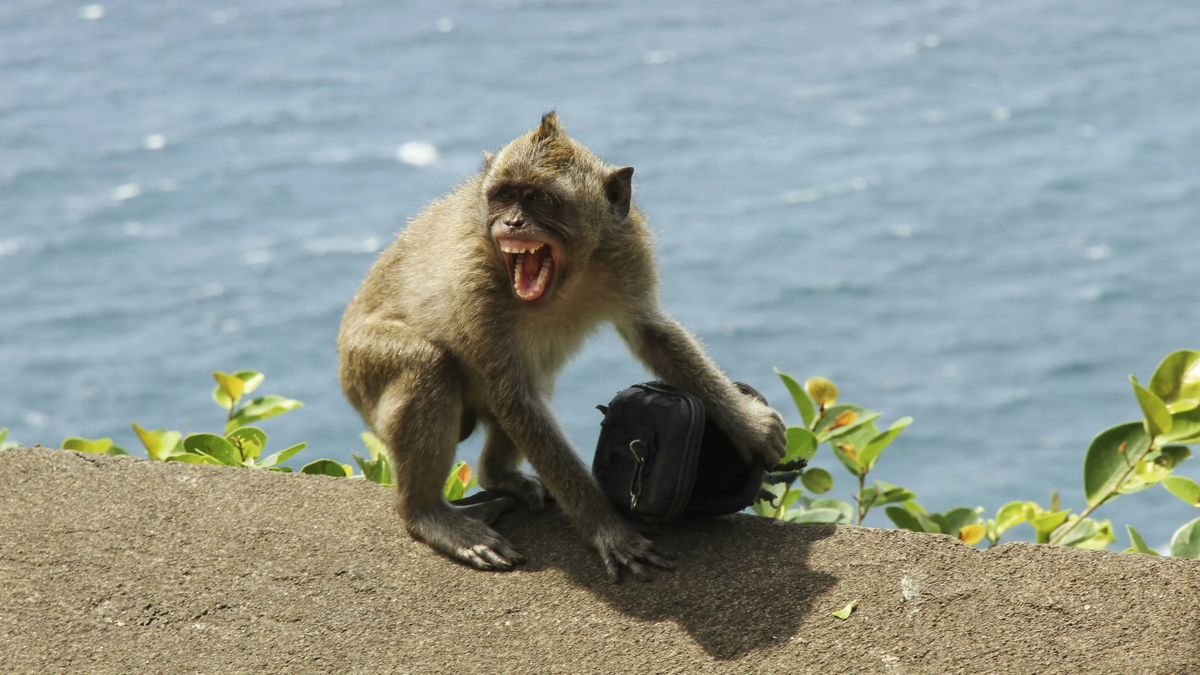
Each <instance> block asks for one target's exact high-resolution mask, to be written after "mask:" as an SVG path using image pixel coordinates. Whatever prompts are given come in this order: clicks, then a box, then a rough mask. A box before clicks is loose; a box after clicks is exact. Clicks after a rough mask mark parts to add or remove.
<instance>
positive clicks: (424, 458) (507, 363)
mask: <svg viewBox="0 0 1200 675" xmlns="http://www.w3.org/2000/svg"><path fill="white" fill-rule="evenodd" d="M632 175H633V169H631V168H617V167H613V166H608V165H605V164H604V163H603V162H602V161H600V160H599V159H598V158H597V157H596V156H595V155H593V154H592V153H591V152H590V151H589V150H588V149H587V148H585V147H583V146H582V145H580V144H579V143H577V142H575V141H574V140H573V139H571V138H570V137H569V136H568V135H567V134H566V132H565V131H564V130H563V129H562V127H561V125H560V123H559V121H558V117H557V116H556V115H555V114H554V113H549V114H547V115H546V116H545V117H543V118H542V122H541V124H540V125H539V126H538V128H537V129H535V130H534V131H532V132H530V133H528V134H526V135H524V136H522V137H520V138H518V139H516V140H514V141H513V142H512V143H510V144H509V145H507V146H506V147H504V148H503V149H502V150H500V151H499V152H498V153H497V154H495V155H488V154H485V158H484V166H483V170H482V171H481V172H480V173H479V174H477V175H475V176H473V177H471V178H470V179H468V180H467V181H466V182H465V183H464V184H462V185H461V186H460V187H458V188H457V189H456V190H454V192H452V193H450V194H449V195H447V196H445V197H443V198H441V199H439V200H437V201H435V202H433V203H432V204H430V205H429V206H428V207H427V208H426V209H425V210H424V211H422V212H421V213H420V214H419V215H418V216H416V217H415V218H414V219H412V221H411V222H409V224H408V226H407V227H406V228H405V229H404V231H403V232H401V234H400V236H399V237H398V238H397V239H396V241H395V242H393V243H392V245H391V246H389V247H388V249H387V250H386V251H384V252H383V254H382V255H381V256H380V258H379V260H378V261H377V262H376V263H375V265H374V266H373V267H372V268H371V270H370V272H368V274H367V277H366V280H365V281H364V282H363V285H362V287H361V288H360V289H359V292H358V294H357V295H356V296H355V297H354V299H353V300H352V301H351V302H350V306H349V307H348V308H347V309H346V314H345V317H344V318H343V320H342V327H341V333H340V335H339V336H338V351H339V354H340V377H341V382H342V389H343V391H344V392H345V394H346V397H347V398H348V399H349V400H350V403H351V404H353V405H354V407H355V408H356V409H357V410H358V411H359V412H360V413H361V414H362V416H363V419H364V420H365V421H366V423H367V425H368V426H370V428H371V429H372V430H373V431H374V432H375V433H376V435H378V436H379V437H380V438H381V439H383V441H384V442H385V443H386V444H387V446H388V449H389V451H390V452H391V454H392V457H393V460H394V464H395V467H396V485H397V487H398V488H399V498H398V501H397V506H398V510H399V513H400V516H401V518H402V519H403V520H404V523H405V526H406V527H407V528H408V531H409V533H410V534H411V535H412V536H413V537H415V538H417V539H420V540H422V541H424V542H426V543H428V544H429V545H430V546H431V547H433V548H434V549H436V550H438V551H440V552H442V553H444V554H446V555H448V556H450V557H452V558H455V559H458V560H461V561H463V562H466V563H468V564H471V565H473V566H475V567H478V568H480V569H509V568H511V567H512V565H513V564H519V563H521V562H523V557H522V556H521V554H520V553H518V552H517V551H516V550H514V549H513V547H512V546H511V545H510V544H509V543H508V542H507V541H505V540H504V539H503V538H502V537H501V536H500V535H498V534H497V533H496V532H495V531H493V530H492V529H491V528H490V527H489V526H488V525H489V524H490V523H491V522H492V521H493V520H494V519H495V518H496V516H498V515H499V514H500V513H502V512H503V511H504V510H507V509H509V508H512V507H513V506H514V505H516V504H517V503H518V501H517V500H520V502H523V503H525V504H526V505H528V506H529V507H530V508H531V509H533V510H534V511H540V510H541V509H542V508H543V507H544V504H545V499H546V490H547V489H548V490H549V492H550V494H551V495H553V496H554V498H555V499H557V500H558V501H559V502H560V503H561V504H562V506H563V508H564V510H565V511H566V512H567V514H568V515H569V516H570V517H571V520H572V522H573V523H574V524H575V526H576V527H577V528H578V529H579V530H580V531H581V532H582V534H583V536H584V537H585V538H586V539H587V541H588V542H589V543H590V544H591V545H592V546H593V547H594V548H595V549H596V550H597V552H598V553H599V554H600V557H601V560H602V561H603V563H604V566H605V568H606V570H607V572H608V574H609V576H610V577H611V578H612V579H613V580H617V579H618V578H619V574H620V569H621V568H622V567H625V568H628V569H629V570H630V571H632V572H633V573H634V574H635V575H636V576H637V577H639V578H642V579H646V578H649V569H648V567H657V568H660V569H671V568H672V567H673V565H672V563H671V562H670V561H669V560H668V559H667V558H666V557H665V556H664V555H663V554H662V553H661V552H659V551H656V550H655V549H654V547H653V545H652V544H651V543H650V542H649V541H648V540H647V539H645V538H644V537H642V536H641V535H640V534H638V533H637V532H635V531H634V530H633V528H632V527H631V526H630V525H629V523H627V522H626V521H625V520H624V519H623V518H621V517H620V516H619V515H618V514H617V513H616V512H615V511H614V510H613V508H612V506H611V505H610V504H609V503H608V502H607V500H606V499H605V497H604V495H603V494H602V493H601V491H600V488H599V486H598V485H597V484H596V482H595V480H594V479H593V478H592V476H591V474H590V472H589V471H588V469H587V467H586V466H585V465H584V463H583V462H582V461H581V459H580V458H579V456H578V454H576V452H575V450H574V449H573V448H572V447H571V444H570V442H569V441H568V440H567V437H566V435H565V434H564V433H563V431H562V429H561V428H560V427H559V424H558V422H557V420H556V419H555V417H554V415H553V413H552V412H551V409H550V398H551V394H552V391H553V388H554V380H555V377H556V376H557V374H558V372H559V371H560V370H561V368H562V367H563V365H564V364H565V363H566V361H567V359H568V358H570V357H571V355H573V354H574V353H575V352H576V351H577V350H578V349H579V347H580V345H581V344H582V342H583V340H584V339H585V338H586V337H587V336H588V335H590V334H591V333H592V332H593V331H594V330H595V328H596V327H597V326H598V325H600V324H601V323H603V322H610V323H612V324H613V325H614V326H615V327H616V329H617V331H618V332H619V333H620V335H621V336H622V338H624V340H625V341H626V342H627V343H628V344H629V347H630V349H631V350H632V351H633V353H634V354H635V355H636V356H637V357H638V358H639V359H640V360H641V361H642V362H643V363H644V364H645V365H646V366H647V367H648V368H649V369H650V370H651V371H652V372H654V373H655V375H657V376H658V377H659V378H661V379H663V380H665V381H667V382H670V383H672V384H675V385H677V386H679V387H682V388H683V389H686V390H688V391H691V392H693V393H695V394H696V395H697V396H699V397H700V398H701V400H703V402H704V404H705V407H706V409H707V410H708V411H709V413H710V414H711V415H712V416H713V417H714V418H715V419H716V421H717V422H718V423H720V424H721V425H722V427H723V428H725V429H726V430H728V431H729V433H730V436H731V437H732V438H733V440H734V442H735V444H736V445H737V446H738V449H739V451H740V452H741V453H742V455H743V456H744V457H745V458H746V459H747V460H749V459H750V457H751V456H752V455H756V454H757V455H760V456H762V457H763V458H764V459H765V460H766V462H767V464H768V465H771V464H774V463H775V462H777V461H779V459H781V458H782V457H783V455H784V451H785V445H786V440H785V437H784V424H783V420H782V418H781V417H780V416H779V414H778V413H777V412H775V411H774V410H772V409H770V408H768V407H766V406H764V405H761V404H760V403H758V402H756V401H754V400H752V399H749V398H747V397H744V396H742V395H740V394H739V393H738V391H737V390H736V389H735V388H734V386H733V385H732V383H731V382H730V381H729V379H728V378H727V377H725V375H724V374H723V373H722V372H721V371H720V370H719V369H718V368H717V367H716V366H715V365H714V364H713V363H712V362H711V361H710V360H709V359H708V358H707V357H706V356H705V355H704V352H703V351H702V350H701V348H700V345H699V344H698V343H697V342H696V340H695V339H694V338H693V337H692V336H691V335H690V334H689V333H688V332H687V331H686V330H685V329H684V328H682V327H681V326H680V325H679V324H678V323H677V322H676V321H675V320H674V319H672V318H671V317H670V316H669V315H668V314H667V313H666V312H665V311H664V310H663V309H662V307H661V306H660V304H659V299H658V290H657V285H658V274H657V271H656V268H655V263H654V257H653V250H652V245H651V241H650V231H649V229H648V228H647V226H646V223H645V220H644V219H643V217H642V216H641V214H640V213H639V212H638V210H637V208H636V206H634V205H633V204H632V202H631V193H632V188H631V178H632ZM513 242H517V243H518V244H522V245H526V244H527V245H529V246H533V245H538V246H541V245H543V244H546V245H548V248H539V249H537V250H531V251H524V252H520V253H518V254H516V255H514V254H512V253H511V252H509V253H506V252H504V251H502V250H501V245H502V244H503V245H505V246H508V247H509V248H510V249H511V248H512V246H513V245H514V244H513ZM547 251H549V253H547ZM522 261H526V262H528V263H529V264H528V266H527V267H525V268H523V269H525V270H527V271H525V272H523V274H525V275H526V276H525V277H520V278H523V279H524V281H518V279H519V277H518V271H517V268H520V267H521V265H522ZM539 261H540V262H539ZM538 264H540V265H542V266H543V267H547V268H548V269H549V270H550V271H549V272H548V273H547V274H548V275H549V276H548V277H546V278H548V279H549V282H548V283H547V284H546V285H545V287H544V290H541V287H535V286H533V285H532V284H533V282H531V281H529V279H530V278H531V277H530V276H529V275H531V274H532V272H530V271H528V270H532V269H534V266H535V265H538ZM539 269H540V268H539ZM539 274H540V272H539ZM539 278H540V277H539ZM518 288H520V289H521V290H520V292H521V293H524V294H525V295H520V294H519V293H518V291H517V290H516V289H518ZM530 298H532V299H530ZM480 421H481V422H482V423H483V425H484V426H485V427H486V429H487V440H486V442H485V444H484V448H483V453H482V455H481V457H480V467H479V481H480V484H481V485H482V486H483V487H484V488H487V489H488V490H495V491H498V492H502V493H506V494H507V495H511V496H512V497H515V498H516V499H513V498H511V497H502V498H500V499H496V500H492V501H488V502H483V503H480V504H475V505H472V506H456V505H451V504H449V503H448V502H446V500H445V499H444V498H443V496H442V484H443V483H444V481H445V479H446V476H447V474H448V473H449V470H450V467H451V464H452V463H453V461H454V454H455V448H456V446H457V445H458V443H459V441H460V440H462V439H464V438H466V437H467V436H469V435H470V434H471V432H472V431H473V430H474V428H475V426H476V424H477V422H480ZM522 457H524V458H527V459H528V460H529V463H530V465H531V466H532V467H533V469H534V470H535V471H536V472H537V477H536V478H535V477H533V476H529V475H526V474H523V473H521V472H520V471H519V466H520V462H521V458H522Z"/></svg>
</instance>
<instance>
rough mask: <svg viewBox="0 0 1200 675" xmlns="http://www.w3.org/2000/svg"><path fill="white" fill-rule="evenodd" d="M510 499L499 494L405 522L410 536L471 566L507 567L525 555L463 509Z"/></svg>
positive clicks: (522, 558)
mask: <svg viewBox="0 0 1200 675" xmlns="http://www.w3.org/2000/svg"><path fill="white" fill-rule="evenodd" d="M512 501H513V500H511V499H509V498H508V497H501V498H500V499H496V500H492V501H491V502H485V503H483V504H475V505H472V506H466V507H454V508H453V510H446V511H442V510H439V511H434V512H429V513H425V514H422V515H420V516H416V517H414V518H412V519H411V520H410V521H409V522H407V523H406V525H407V527H408V532H409V534H411V535H412V536H413V537H414V538H416V539H419V540H420V541H423V542H425V543H426V544H429V546H430V547H431V548H432V549H433V550H435V551H437V552H439V553H442V554H443V555H446V556H449V557H450V558H453V559H455V560H458V561H460V562H463V563H466V564H468V565H470V566H472V567H474V568H475V569H480V570H510V569H512V568H513V565H520V564H521V563H523V562H525V556H523V555H521V554H520V553H519V552H517V549H515V548H513V546H512V544H510V543H508V541H507V540H505V539H504V537H501V536H500V535H499V534H497V533H496V531H495V530H493V529H492V528H490V527H488V526H487V525H486V524H485V523H484V522H483V521H482V520H479V519H477V518H475V517H472V516H473V515H480V513H473V514H472V515H468V513H467V512H466V511H465V509H475V508H476V507H481V506H487V505H490V504H493V503H495V502H510V503H511V502H512ZM509 507H510V508H511V504H510V506H509ZM494 508H497V507H494ZM501 512H502V511H501ZM496 515H499V512H498V513H496Z"/></svg>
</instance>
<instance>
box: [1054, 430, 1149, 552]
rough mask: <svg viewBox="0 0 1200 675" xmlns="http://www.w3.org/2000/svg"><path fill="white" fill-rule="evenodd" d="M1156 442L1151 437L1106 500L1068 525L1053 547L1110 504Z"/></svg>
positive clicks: (1097, 503) (1090, 507)
mask: <svg viewBox="0 0 1200 675" xmlns="http://www.w3.org/2000/svg"><path fill="white" fill-rule="evenodd" d="M1155 440H1157V439H1155V438H1154V437H1153V436H1151V437H1150V444H1149V445H1147V446H1146V449H1145V450H1143V451H1142V454H1140V455H1138V458H1137V459H1135V460H1133V461H1132V462H1130V463H1128V465H1127V466H1126V467H1125V472H1124V473H1122V474H1121V477H1120V478H1119V479H1117V482H1116V483H1114V484H1113V487H1112V489H1111V490H1109V491H1108V494H1106V495H1104V499H1101V500H1100V501H1098V502H1096V503H1095V504H1089V505H1088V507H1087V508H1086V509H1084V510H1083V511H1082V512H1081V513H1080V514H1079V517H1078V518H1076V519H1075V520H1074V521H1072V522H1071V523H1070V524H1069V525H1067V529H1065V530H1063V531H1062V532H1059V533H1058V534H1057V535H1056V536H1054V537H1053V538H1051V539H1050V542H1049V543H1050V545H1051V546H1054V545H1056V544H1058V542H1060V541H1062V540H1063V539H1064V538H1065V537H1066V536H1067V535H1068V534H1070V533H1071V530H1073V529H1075V526H1076V525H1078V524H1080V523H1082V522H1083V519H1084V518H1087V517H1088V516H1090V515H1091V514H1092V511H1095V510H1096V509H1098V508H1100V507H1101V506H1103V505H1104V504H1105V503H1106V502H1108V500H1110V499H1112V498H1113V496H1114V495H1116V494H1117V491H1118V490H1120V489H1121V486H1122V485H1124V484H1125V481H1127V480H1129V474H1131V473H1133V470H1134V469H1136V468H1137V465H1138V462H1140V461H1142V460H1143V459H1145V457H1146V455H1148V454H1150V451H1151V450H1154V441H1155Z"/></svg>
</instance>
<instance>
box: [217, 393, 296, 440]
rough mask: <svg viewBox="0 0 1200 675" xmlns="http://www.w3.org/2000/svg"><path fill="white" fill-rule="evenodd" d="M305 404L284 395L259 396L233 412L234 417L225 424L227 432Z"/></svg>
mask: <svg viewBox="0 0 1200 675" xmlns="http://www.w3.org/2000/svg"><path fill="white" fill-rule="evenodd" d="M303 405H304V404H303V403H301V402H300V401H297V400H295V399H290V398H284V397H283V396H275V395H271V396H259V397H258V398H256V399H253V400H251V401H250V402H249V403H247V404H246V405H244V406H242V407H241V408H239V409H238V410H237V411H236V412H234V413H233V418H232V419H230V420H229V423H228V424H226V425H225V433H229V432H230V431H233V430H234V429H237V428H238V427H244V426H246V425H248V424H251V423H253V422H257V421H259V420H265V419H269V418H271V417H275V416H276V415H282V414H283V413H285V412H288V411H290V410H295V409H296V408H300V407H302V406H303Z"/></svg>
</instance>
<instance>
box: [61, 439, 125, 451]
mask: <svg viewBox="0 0 1200 675" xmlns="http://www.w3.org/2000/svg"><path fill="white" fill-rule="evenodd" d="M112 446H113V442H112V439H111V438H97V439H95V440H92V439H88V438H80V437H78V436H72V437H70V438H65V439H63V442H62V447H63V450H75V451H78V452H91V453H95V454H100V455H103V454H107V453H108V449H109V448H111V447H112Z"/></svg>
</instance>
